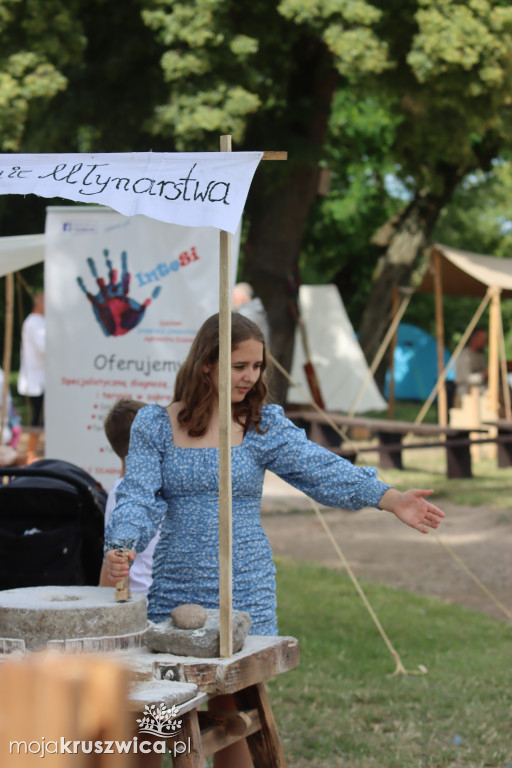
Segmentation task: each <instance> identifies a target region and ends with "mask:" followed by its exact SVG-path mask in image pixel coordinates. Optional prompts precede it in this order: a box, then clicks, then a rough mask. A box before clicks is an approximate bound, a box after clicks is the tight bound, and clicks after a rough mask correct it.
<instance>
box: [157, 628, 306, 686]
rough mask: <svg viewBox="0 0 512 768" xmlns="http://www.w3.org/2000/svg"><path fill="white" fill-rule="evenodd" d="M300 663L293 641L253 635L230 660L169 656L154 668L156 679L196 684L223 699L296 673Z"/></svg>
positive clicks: (295, 642) (158, 657) (290, 638)
mask: <svg viewBox="0 0 512 768" xmlns="http://www.w3.org/2000/svg"><path fill="white" fill-rule="evenodd" d="M299 660H300V649H299V642H298V640H296V639H295V638H294V637H263V636H262V637H258V636H256V635H250V636H249V637H248V638H247V639H246V641H245V645H244V648H243V650H242V651H240V652H239V653H235V654H234V655H233V656H232V657H231V658H230V659H220V658H219V659H198V658H194V657H192V656H175V655H173V654H170V653H166V654H158V655H157V657H156V658H155V660H154V662H153V667H154V676H155V677H156V678H160V679H167V680H176V681H178V682H187V683H195V684H196V685H197V686H198V687H199V689H200V690H201V691H203V692H206V693H210V694H219V695H220V694H224V693H234V692H235V691H238V690H240V689H241V688H245V687H247V686H248V685H253V684H254V683H259V682H262V681H263V680H268V679H269V678H271V677H276V676H277V675H280V674H281V673H283V672H287V671H289V670H290V669H294V668H295V667H296V666H298V664H299Z"/></svg>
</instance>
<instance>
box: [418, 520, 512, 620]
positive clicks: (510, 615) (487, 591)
mask: <svg viewBox="0 0 512 768" xmlns="http://www.w3.org/2000/svg"><path fill="white" fill-rule="evenodd" d="M433 536H434V538H435V539H436V541H437V542H438V543H439V544H440V545H441V546H442V547H443V548H444V549H445V550H446V551H447V552H448V554H449V555H450V557H453V559H454V560H455V562H456V563H458V564H459V565H460V567H461V568H463V569H464V570H465V571H466V573H467V574H468V576H469V577H470V578H472V579H473V581H474V582H475V584H476V585H477V586H478V587H480V589H481V590H482V592H485V594H486V595H487V597H488V598H489V599H490V600H492V602H493V603H494V604H495V605H496V606H497V607H498V608H499V609H500V610H501V611H503V613H504V614H505V616H506V617H507V618H508V619H510V621H512V613H510V611H509V610H508V609H507V608H505V606H504V605H503V603H501V602H500V601H499V600H498V598H497V597H495V595H493V593H492V592H491V590H490V589H487V587H486V586H485V584H484V583H483V582H482V581H480V579H479V578H478V576H475V574H474V573H473V571H471V569H470V568H468V566H467V565H466V564H465V563H464V562H463V560H461V558H460V557H459V556H458V555H456V554H455V552H454V551H453V549H451V547H449V546H448V544H446V542H444V541H443V540H442V539H441V537H440V536H439V534H437V533H433Z"/></svg>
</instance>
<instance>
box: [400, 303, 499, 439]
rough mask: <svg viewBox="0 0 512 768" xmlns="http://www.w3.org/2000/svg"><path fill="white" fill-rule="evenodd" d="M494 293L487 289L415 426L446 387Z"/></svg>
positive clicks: (415, 421)
mask: <svg viewBox="0 0 512 768" xmlns="http://www.w3.org/2000/svg"><path fill="white" fill-rule="evenodd" d="M492 292H493V289H492V288H488V289H487V293H486V294H485V296H484V298H483V299H482V301H481V302H480V304H479V306H478V309H477V310H476V312H475V314H474V315H473V317H472V319H471V320H470V322H469V324H468V327H467V328H466V330H465V331H464V333H463V334H462V337H461V339H460V340H459V343H458V344H457V346H456V347H455V350H454V351H453V354H452V356H451V357H450V359H449V360H448V362H447V363H446V365H445V367H444V368H443V370H442V372H441V373H440V375H439V376H438V379H437V381H436V384H435V386H434V388H433V390H432V392H431V393H430V395H429V396H428V397H427V399H426V400H425V402H424V403H423V407H422V408H421V410H420V412H419V413H418V415H417V416H416V418H415V419H414V423H415V424H421V422H422V421H423V419H424V418H425V414H426V413H427V412H428V409H429V408H430V406H431V405H432V403H433V402H434V398H435V396H436V395H437V393H438V391H439V389H440V388H441V387H442V386H444V382H445V380H446V376H447V374H448V371H449V370H450V368H451V367H452V366H453V365H455V362H456V361H457V358H458V357H459V355H460V353H461V352H462V349H463V347H464V346H465V344H466V342H467V340H468V339H469V337H470V335H471V331H472V330H473V328H474V327H475V326H476V324H477V323H478V321H479V320H480V317H481V316H482V314H483V312H484V310H485V308H486V307H487V305H488V303H489V302H490V300H491V296H492Z"/></svg>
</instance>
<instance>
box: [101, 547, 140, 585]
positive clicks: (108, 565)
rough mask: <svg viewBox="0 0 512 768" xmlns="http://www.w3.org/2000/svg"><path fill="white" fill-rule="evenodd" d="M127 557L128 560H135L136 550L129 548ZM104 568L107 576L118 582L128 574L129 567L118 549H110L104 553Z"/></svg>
mask: <svg viewBox="0 0 512 768" xmlns="http://www.w3.org/2000/svg"><path fill="white" fill-rule="evenodd" d="M127 551H128V557H129V559H130V562H133V561H134V560H135V555H136V552H134V550H133V549H129V550H127ZM105 570H106V572H107V576H108V578H109V579H111V580H112V581H114V582H116V583H117V582H118V581H119V580H120V579H122V578H123V577H124V576H128V575H129V574H130V567H129V565H128V563H127V562H126V561H125V559H124V558H123V557H121V555H120V554H119V550H117V549H110V550H109V551H108V552H107V554H106V555H105Z"/></svg>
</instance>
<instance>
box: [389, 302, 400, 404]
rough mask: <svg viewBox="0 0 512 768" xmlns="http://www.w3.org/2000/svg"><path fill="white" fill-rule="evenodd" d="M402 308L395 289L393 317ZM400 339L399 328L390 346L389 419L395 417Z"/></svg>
mask: <svg viewBox="0 0 512 768" xmlns="http://www.w3.org/2000/svg"><path fill="white" fill-rule="evenodd" d="M399 306H400V292H399V290H398V288H394V289H393V299H392V309H391V312H392V316H393V317H395V316H396V314H397V313H398V307H399ZM397 339H398V326H397V327H396V330H395V332H394V334H393V338H392V339H391V344H390V345H389V390H388V419H392V418H393V417H394V415H395V349H396V343H397Z"/></svg>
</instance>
